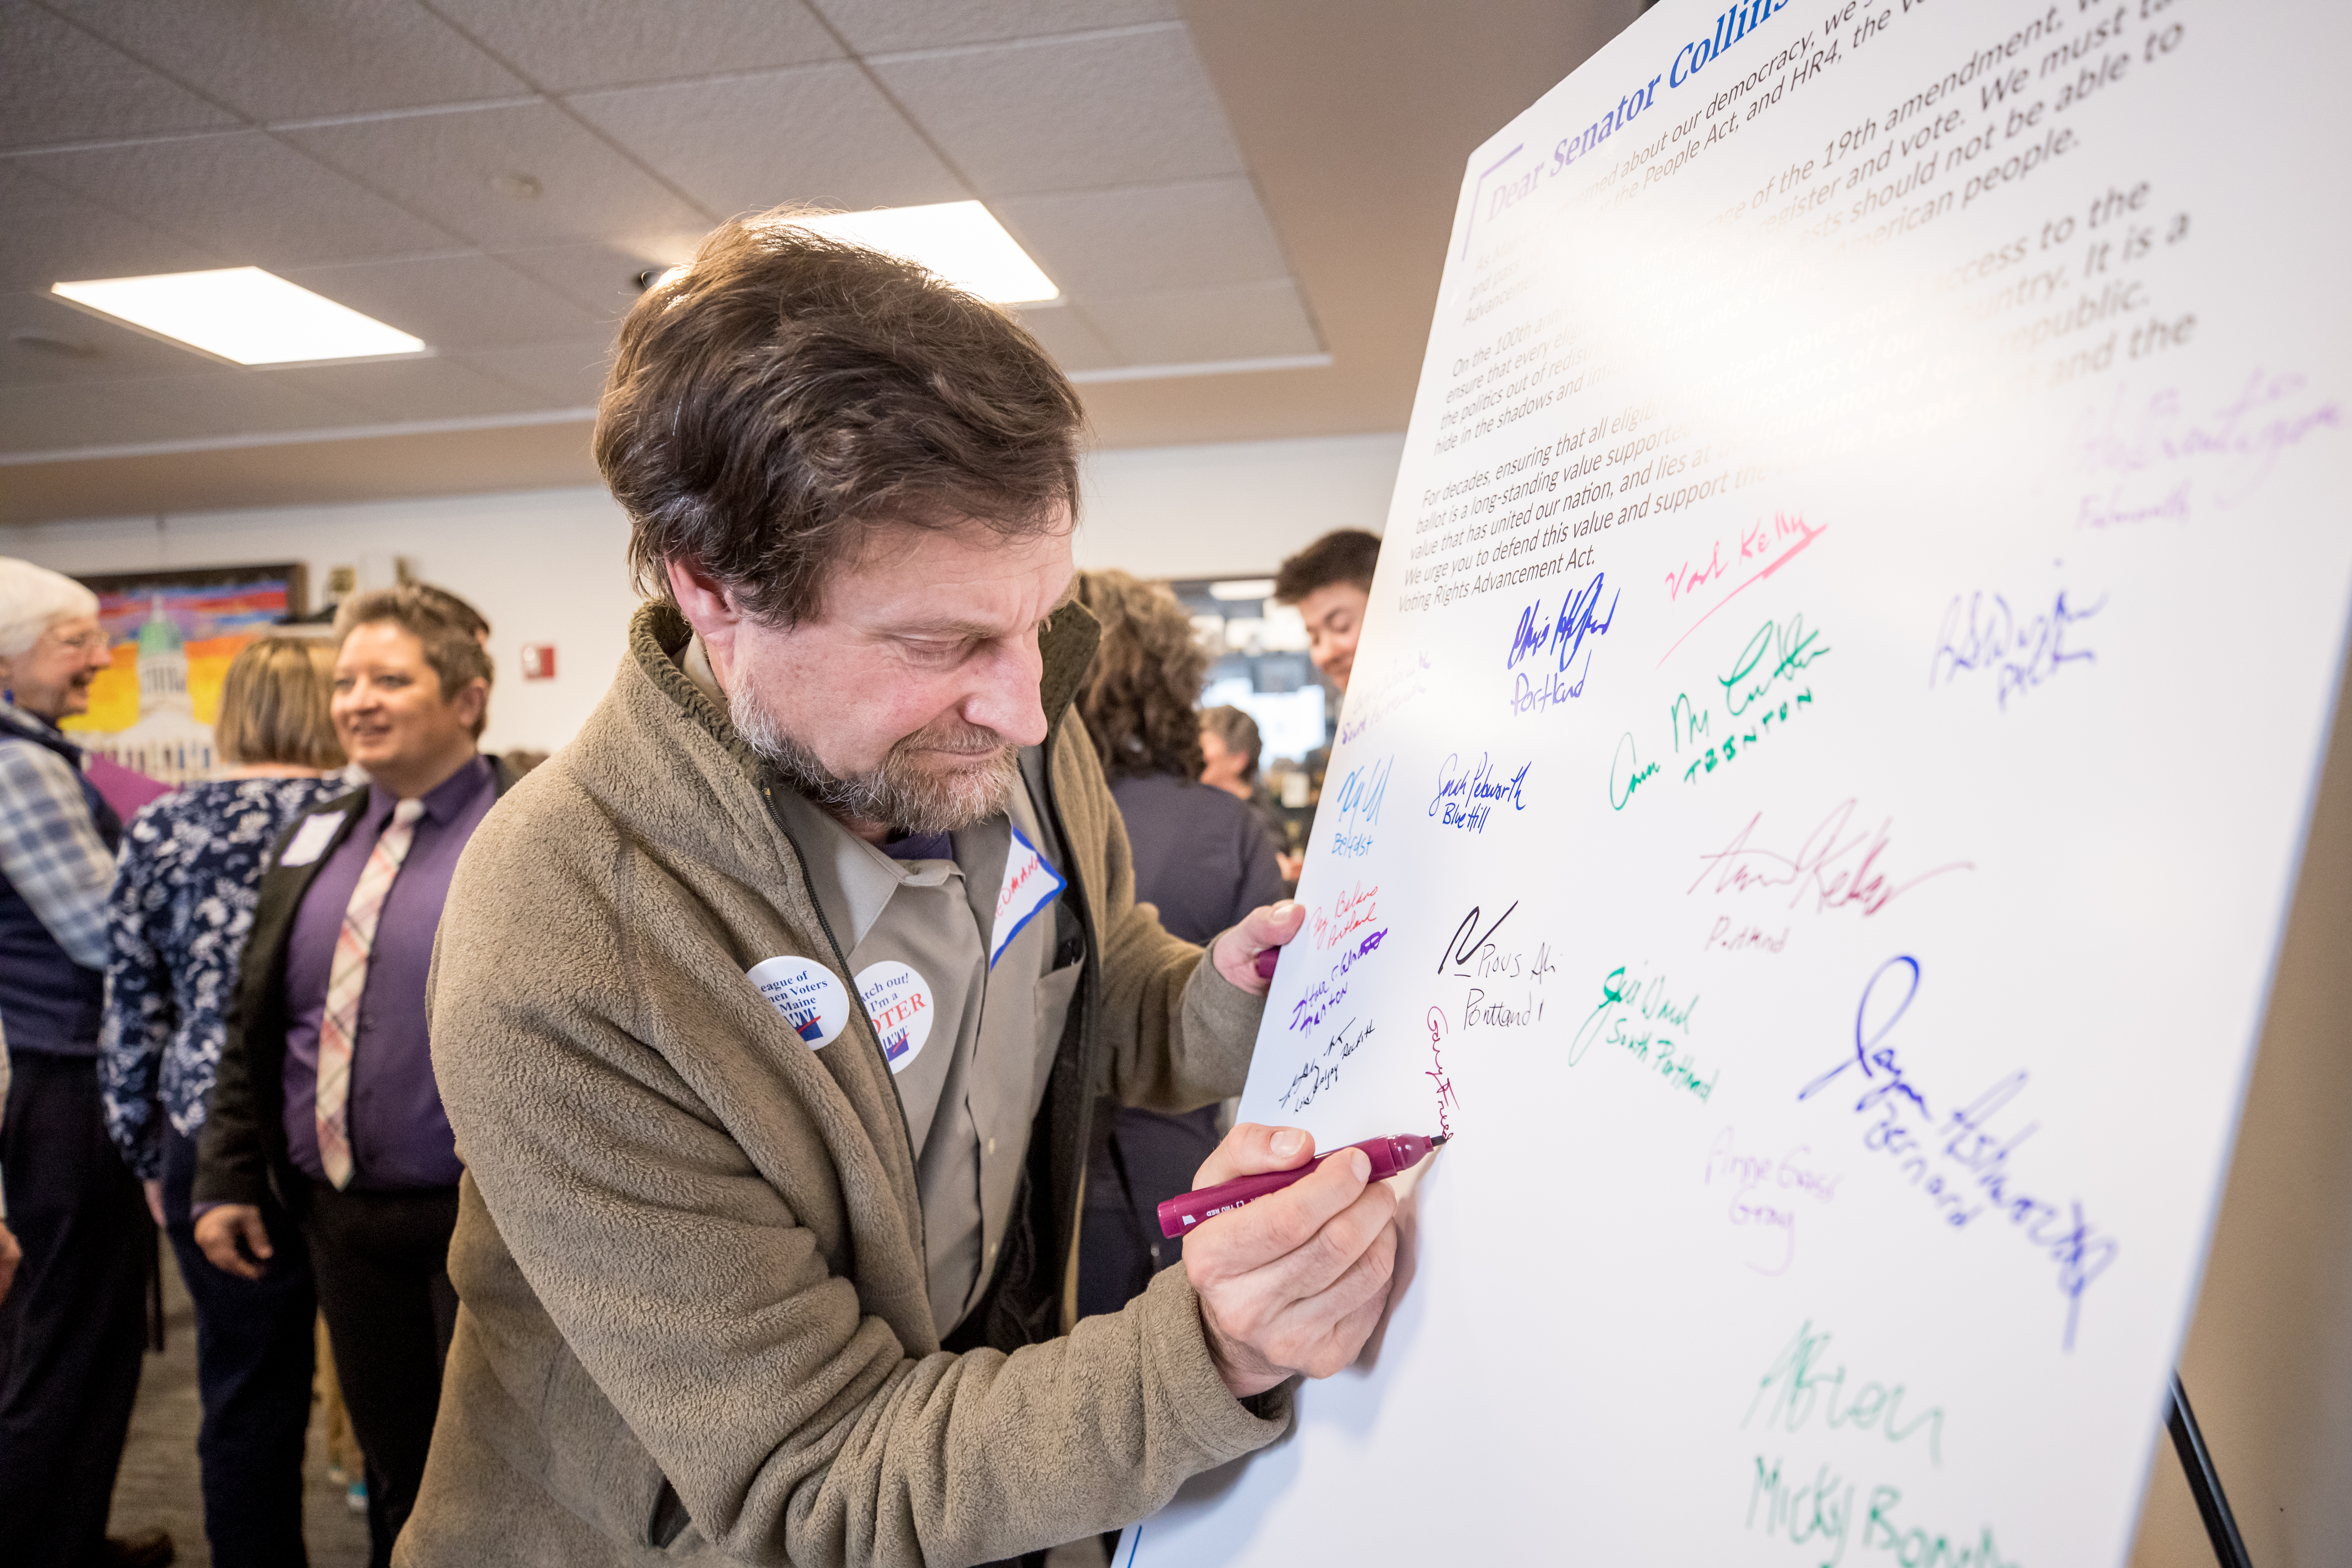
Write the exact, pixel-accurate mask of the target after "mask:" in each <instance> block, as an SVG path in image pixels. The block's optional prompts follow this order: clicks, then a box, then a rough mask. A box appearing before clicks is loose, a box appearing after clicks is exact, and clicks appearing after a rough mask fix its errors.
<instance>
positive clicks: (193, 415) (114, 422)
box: [0, 369, 366, 452]
mask: <svg viewBox="0 0 2352 1568" xmlns="http://www.w3.org/2000/svg"><path fill="white" fill-rule="evenodd" d="M365 422H366V416H363V415H362V414H361V413H360V411H359V410H358V409H356V408H354V407H352V405H350V404H347V403H344V402H343V401H341V399H339V398H333V397H329V396H327V395H324V394H321V393H319V392H316V391H313V390H310V389H305V388H300V387H296V386H292V385H288V384H280V383H276V382H273V381H272V380H270V379H269V373H268V372H266V371H250V370H232V369H222V370H218V371H215V372H208V373H206V374H199V375H183V376H170V377H163V378H158V379H156V380H152V381H115V382H91V383H88V384H83V385H79V386H24V387H6V388H0V450H5V451H10V452H54V451H68V450H72V449H75V448H78V447H122V446H137V445H142V444H144V443H148V442H155V441H188V440H205V439H208V438H212V437H234V436H259V435H283V434H285V433H287V432H289V431H296V430H315V429H333V428H335V427H337V426H349V425H356V424H362V423H365Z"/></svg>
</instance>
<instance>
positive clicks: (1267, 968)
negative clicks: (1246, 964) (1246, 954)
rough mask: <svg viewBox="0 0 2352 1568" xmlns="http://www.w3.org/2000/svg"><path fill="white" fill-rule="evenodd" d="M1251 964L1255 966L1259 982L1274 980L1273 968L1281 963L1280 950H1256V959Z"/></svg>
mask: <svg viewBox="0 0 2352 1568" xmlns="http://www.w3.org/2000/svg"><path fill="white" fill-rule="evenodd" d="M1252 962H1253V963H1255V964H1256V965H1257V977H1258V978H1259V979H1260V980H1271V979H1273V978H1274V966H1275V965H1276V964H1277V963H1281V962H1282V949H1280V948H1278V947H1262V948H1260V949H1258V951H1257V957H1256V958H1255V959H1254V960H1253V961H1252Z"/></svg>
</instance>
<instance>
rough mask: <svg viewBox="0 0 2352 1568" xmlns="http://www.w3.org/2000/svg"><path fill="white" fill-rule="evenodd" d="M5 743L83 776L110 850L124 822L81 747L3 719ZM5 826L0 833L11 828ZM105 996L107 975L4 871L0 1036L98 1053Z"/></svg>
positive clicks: (27, 1045)
mask: <svg viewBox="0 0 2352 1568" xmlns="http://www.w3.org/2000/svg"><path fill="white" fill-rule="evenodd" d="M0 745H27V746H39V747H41V748H42V749H43V750H44V751H49V752H56V753H57V754H58V756H60V757H63V758H64V759H65V761H66V764H67V765H68V767H70V768H72V769H73V771H74V777H75V778H76V779H78V780H79V781H80V784H81V795H82V800H83V802H84V803H85V804H86V805H89V816H90V821H91V822H92V823H93V824H95V825H96V826H97V828H98V836H99V837H100V838H102V839H104V840H105V841H106V847H108V848H109V849H113V848H117V847H120V846H121V842H122V819H121V817H119V816H116V815H115V814H114V807H112V806H110V805H108V804H107V803H106V797H105V796H104V795H100V794H99V793H98V786H97V785H96V784H92V783H90V782H89V774H88V773H84V772H83V771H82V765H81V748H80V747H79V746H77V745H75V744H74V743H73V742H71V741H68V740H67V739H66V738H65V737H64V736H63V735H61V734H59V733H58V731H55V730H51V731H46V732H44V731H37V730H28V729H25V728H22V727H20V726H18V725H16V724H14V723H11V722H9V721H8V720H7V719H6V718H5V717H0ZM13 831H15V828H14V827H13V826H10V825H8V824H0V833H5V832H13ZM105 997H106V976H105V974H104V973H103V972H101V971H100V970H96V969H84V968H83V967H82V966H81V965H80V964H79V963H75V962H74V961H73V959H72V958H71V957H70V956H69V955H68V953H67V952H66V950H65V949H64V948H62V947H59V946H58V939H57V938H55V937H53V936H51V935H50V934H49V930H48V927H47V926H45V925H43V924H42V923H41V917H40V916H39V915H38V914H37V913H35V912H34V910H33V906H32V905H31V904H29V903H27V902H26V901H25V895H24V894H22V893H20V892H18V891H17V890H16V889H15V888H14V887H13V886H11V885H10V883H9V881H8V879H7V877H6V875H5V874H0V1034H5V1035H6V1036H7V1037H8V1048H9V1049H10V1050H12V1051H47V1052H48V1053H50V1054H52V1055H55V1056H65V1057H94V1056H96V1055H98V1026H99V1016H100V1004H101V1003H102V1002H103V1001H104V1000H105Z"/></svg>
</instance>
